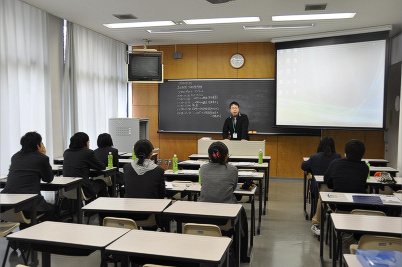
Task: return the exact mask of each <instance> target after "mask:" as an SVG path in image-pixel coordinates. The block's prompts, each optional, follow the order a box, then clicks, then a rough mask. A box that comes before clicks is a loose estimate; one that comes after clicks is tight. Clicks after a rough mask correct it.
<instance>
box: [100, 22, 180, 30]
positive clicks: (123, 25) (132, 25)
mask: <svg viewBox="0 0 402 267" xmlns="http://www.w3.org/2000/svg"><path fill="white" fill-rule="evenodd" d="M103 25H104V26H106V27H108V28H112V29H121V28H138V27H155V26H172V25H176V24H175V23H174V22H173V21H144V22H127V23H111V24H103Z"/></svg>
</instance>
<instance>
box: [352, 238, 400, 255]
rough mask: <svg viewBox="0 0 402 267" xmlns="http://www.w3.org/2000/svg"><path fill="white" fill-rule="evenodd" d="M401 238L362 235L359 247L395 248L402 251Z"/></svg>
mask: <svg viewBox="0 0 402 267" xmlns="http://www.w3.org/2000/svg"><path fill="white" fill-rule="evenodd" d="M401 240H402V239H401V238H400V237H392V236H377V235H362V237H361V238H360V240H359V244H358V245H357V249H377V250H394V251H401V252H402V242H401Z"/></svg>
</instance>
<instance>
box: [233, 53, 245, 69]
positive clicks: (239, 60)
mask: <svg viewBox="0 0 402 267" xmlns="http://www.w3.org/2000/svg"><path fill="white" fill-rule="evenodd" d="M230 65H231V66H232V67H233V68H235V69H239V68H241V67H243V65H244V57H243V56H242V55H241V54H234V55H233V56H232V57H231V58H230Z"/></svg>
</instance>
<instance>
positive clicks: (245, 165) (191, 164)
mask: <svg viewBox="0 0 402 267" xmlns="http://www.w3.org/2000/svg"><path fill="white" fill-rule="evenodd" d="M205 163H208V161H201V160H185V161H180V162H179V163H178V166H179V168H181V169H196V170H198V169H199V168H200V166H201V165H203V164H205ZM229 164H231V165H233V166H235V167H236V168H238V169H253V170H256V171H264V173H265V184H264V187H265V188H267V187H266V185H267V184H268V186H269V163H262V164H258V163H255V162H229ZM264 193H265V194H268V191H264ZM267 200H268V196H267V195H265V199H264V208H263V214H264V215H265V214H266V210H267V202H268V201H267Z"/></svg>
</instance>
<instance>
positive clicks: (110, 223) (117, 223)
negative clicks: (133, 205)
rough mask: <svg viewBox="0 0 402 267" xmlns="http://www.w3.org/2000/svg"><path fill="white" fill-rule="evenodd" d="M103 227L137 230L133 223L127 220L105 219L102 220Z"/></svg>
mask: <svg viewBox="0 0 402 267" xmlns="http://www.w3.org/2000/svg"><path fill="white" fill-rule="evenodd" d="M103 226H107V227H118V228H126V229H132V230H138V226H137V224H136V223H135V221H134V220H132V219H127V218H116V217H105V218H104V219H103Z"/></svg>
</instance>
